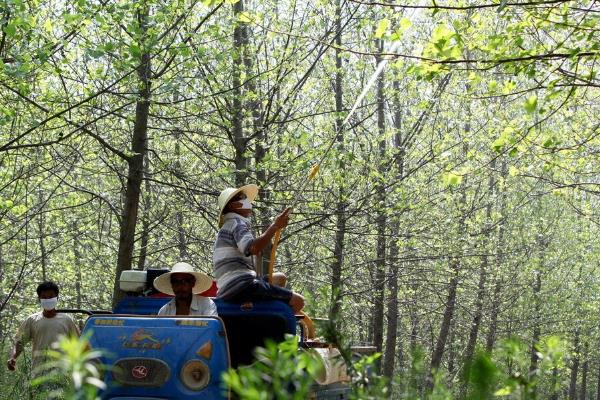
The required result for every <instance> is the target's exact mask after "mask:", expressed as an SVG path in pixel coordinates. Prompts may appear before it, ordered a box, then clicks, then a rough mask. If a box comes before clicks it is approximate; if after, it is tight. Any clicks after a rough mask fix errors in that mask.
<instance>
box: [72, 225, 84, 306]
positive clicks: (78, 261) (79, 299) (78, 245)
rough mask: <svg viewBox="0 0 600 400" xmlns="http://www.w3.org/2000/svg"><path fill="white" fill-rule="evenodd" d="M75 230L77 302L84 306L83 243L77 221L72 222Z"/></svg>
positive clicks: (74, 261)
mask: <svg viewBox="0 0 600 400" xmlns="http://www.w3.org/2000/svg"><path fill="white" fill-rule="evenodd" d="M71 229H72V231H73V258H74V260H73V265H75V293H76V295H77V298H76V303H77V308H79V309H81V308H82V303H83V302H82V297H83V296H82V293H81V292H82V291H81V281H82V278H83V277H82V275H81V243H80V242H79V229H78V228H77V222H73V223H72V224H71Z"/></svg>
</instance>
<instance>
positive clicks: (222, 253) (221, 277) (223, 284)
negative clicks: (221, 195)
mask: <svg viewBox="0 0 600 400" xmlns="http://www.w3.org/2000/svg"><path fill="white" fill-rule="evenodd" d="M223 219H224V222H223V226H222V227H221V229H220V230H219V232H218V233H217V238H216V240H215V246H214V249H213V266H214V273H215V277H216V278H217V288H218V292H217V295H218V296H219V297H226V296H229V295H231V294H234V293H237V292H238V291H239V290H241V289H243V288H244V287H245V286H246V285H247V284H249V283H250V282H252V281H253V280H254V279H255V278H256V272H255V270H254V263H253V262H252V255H251V254H250V246H251V245H252V243H253V242H254V235H252V232H251V230H250V221H249V220H248V219H247V218H244V217H242V216H241V215H239V214H236V213H227V214H225V215H224V218H223Z"/></svg>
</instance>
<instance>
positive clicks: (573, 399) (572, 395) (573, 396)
mask: <svg viewBox="0 0 600 400" xmlns="http://www.w3.org/2000/svg"><path fill="white" fill-rule="evenodd" d="M573 346H574V347H575V355H574V357H573V364H572V365H571V381H570V383H569V400H577V374H578V373H579V329H577V330H576V331H575V340H574V342H573Z"/></svg>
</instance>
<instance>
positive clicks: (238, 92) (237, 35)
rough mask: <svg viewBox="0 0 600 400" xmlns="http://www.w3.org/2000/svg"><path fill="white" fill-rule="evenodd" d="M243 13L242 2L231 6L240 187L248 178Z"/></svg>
mask: <svg viewBox="0 0 600 400" xmlns="http://www.w3.org/2000/svg"><path fill="white" fill-rule="evenodd" d="M243 12H244V0H240V1H238V2H236V3H235V4H234V5H233V15H234V21H235V22H234V23H235V28H234V29H233V46H234V51H233V57H232V60H233V79H232V85H233V109H232V121H231V122H232V123H231V125H232V132H231V136H232V139H233V147H234V149H235V184H236V186H238V187H239V186H242V185H244V184H245V183H246V180H247V178H248V158H247V157H246V154H245V153H246V146H247V144H248V140H247V139H246V137H245V136H244V99H243V97H244V92H243V90H242V89H243V85H242V81H241V72H242V66H243V64H242V63H243V56H242V54H243V52H244V47H245V46H246V24H245V23H244V22H242V21H240V18H239V15H240V14H242V13H243Z"/></svg>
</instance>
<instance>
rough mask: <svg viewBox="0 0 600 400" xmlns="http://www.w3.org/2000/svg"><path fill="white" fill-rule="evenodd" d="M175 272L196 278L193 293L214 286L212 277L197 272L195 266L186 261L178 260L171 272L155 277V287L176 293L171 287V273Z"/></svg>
mask: <svg viewBox="0 0 600 400" xmlns="http://www.w3.org/2000/svg"><path fill="white" fill-rule="evenodd" d="M173 274H189V275H192V276H193V277H194V278H196V284H195V285H194V287H193V288H192V293H193V294H198V293H202V292H204V291H206V290H208V289H210V287H211V286H212V279H211V278H210V277H209V276H208V275H206V274H205V273H204V272H196V271H194V268H193V267H192V266H191V265H190V264H188V263H186V262H178V263H177V264H175V265H173V268H171V272H167V273H166V274H162V275H160V276H158V277H157V278H156V279H154V287H155V288H156V290H158V291H159V292H162V293H166V294H170V295H175V293H174V292H173V288H172V287H171V275H173Z"/></svg>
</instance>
